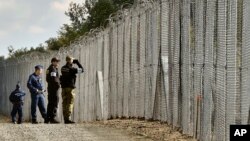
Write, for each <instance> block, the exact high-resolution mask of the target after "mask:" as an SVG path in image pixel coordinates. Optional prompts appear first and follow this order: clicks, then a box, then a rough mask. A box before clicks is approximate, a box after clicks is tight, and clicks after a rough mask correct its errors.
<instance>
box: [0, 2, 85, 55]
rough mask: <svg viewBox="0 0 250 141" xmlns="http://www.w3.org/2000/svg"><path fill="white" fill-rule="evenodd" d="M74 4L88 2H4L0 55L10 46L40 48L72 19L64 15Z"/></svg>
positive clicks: (0, 15)
mask: <svg viewBox="0 0 250 141" xmlns="http://www.w3.org/2000/svg"><path fill="white" fill-rule="evenodd" d="M71 1H75V2H78V3H79V2H84V1H85V0H0V56H2V55H4V56H7V54H8V50H7V47H8V46H10V45H12V46H13V47H14V48H15V49H18V48H22V47H31V46H33V47H36V46H37V45H38V44H40V43H44V41H46V40H47V39H49V38H50V37H56V36H57V31H58V30H59V28H60V27H61V26H62V24H64V23H69V18H68V17H67V16H65V15H64V12H65V11H66V10H67V9H68V6H69V3H70V2H71Z"/></svg>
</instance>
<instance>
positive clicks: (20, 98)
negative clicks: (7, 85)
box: [9, 82, 26, 124]
mask: <svg viewBox="0 0 250 141" xmlns="http://www.w3.org/2000/svg"><path fill="white" fill-rule="evenodd" d="M25 95H26V94H25V92H24V91H22V90H21V88H20V83H19V82H18V83H17V85H16V89H15V90H14V91H13V92H12V93H11V94H10V97H9V99H10V102H11V103H12V104H13V108H12V111H11V117H12V122H13V123H14V124H16V114H17V113H18V121H17V123H18V124H21V123H22V121H23V104H24V96H25Z"/></svg>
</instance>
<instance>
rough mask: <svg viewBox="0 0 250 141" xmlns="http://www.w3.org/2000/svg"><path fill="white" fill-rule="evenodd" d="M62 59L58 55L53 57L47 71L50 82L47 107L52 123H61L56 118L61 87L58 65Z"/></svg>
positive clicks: (48, 81)
mask: <svg viewBox="0 0 250 141" xmlns="http://www.w3.org/2000/svg"><path fill="white" fill-rule="evenodd" d="M59 62H60V60H59V59H58V58H56V57H54V58H52V59H51V65H50V66H49V68H48V69H47V71H46V81H47V83H48V107H47V117H48V122H50V123H59V121H57V120H56V119H55V117H56V115H57V109H58V102H59V93H58V90H59V88H60V81H59V73H58V65H59Z"/></svg>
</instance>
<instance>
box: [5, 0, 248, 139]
mask: <svg viewBox="0 0 250 141" xmlns="http://www.w3.org/2000/svg"><path fill="white" fill-rule="evenodd" d="M108 22H109V26H108V27H107V28H105V29H103V28H99V29H96V30H93V31H91V32H90V33H89V34H88V35H86V36H84V37H82V38H79V39H78V40H77V41H75V42H73V43H72V44H71V45H70V46H69V47H67V48H62V49H61V50H60V51H58V52H51V53H49V54H42V55H39V54H36V53H33V54H31V55H30V56H24V57H20V58H16V59H10V60H7V61H4V62H1V63H0V111H1V113H2V114H5V115H9V114H10V111H11V103H10V102H9V100H8V97H9V94H10V92H11V91H12V90H13V89H14V88H15V84H16V82H17V81H19V80H20V81H21V85H22V88H23V89H24V90H25V91H26V92H27V96H26V100H25V105H24V113H25V114H24V115H25V119H30V103H31V102H30V94H29V92H28V90H27V87H26V83H27V80H28V76H29V75H30V74H31V73H32V72H33V71H34V66H35V65H37V64H41V65H43V66H44V67H45V68H47V67H48V66H49V65H50V59H51V58H52V57H54V56H56V57H59V58H60V59H61V60H62V61H61V66H62V65H64V63H65V57H66V55H72V56H74V57H75V58H77V59H79V60H80V63H82V65H83V66H84V68H85V73H84V74H81V75H78V77H77V82H76V86H77V89H76V99H75V107H74V113H73V116H72V117H73V119H74V120H75V121H78V122H81V121H93V120H101V119H111V118H123V117H125V118H130V117H131V118H145V119H148V120H152V119H153V120H160V121H163V122H167V123H169V124H171V125H172V126H173V127H180V128H181V129H182V132H183V133H184V134H188V135H190V136H194V137H195V138H198V139H200V140H218V141H221V140H229V125H230V124H247V123H249V107H250V1H249V0H159V1H156V2H149V1H148V2H147V1H146V2H145V3H142V4H138V5H137V6H136V5H134V6H133V7H132V8H131V9H124V10H121V11H119V12H118V14H117V15H115V16H113V17H110V19H109V21H108ZM43 80H44V84H46V83H45V74H44V75H43ZM61 102H62V100H61V99H60V104H59V115H58V118H59V119H62V108H61Z"/></svg>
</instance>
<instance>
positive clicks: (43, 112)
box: [38, 94, 47, 119]
mask: <svg viewBox="0 0 250 141" xmlns="http://www.w3.org/2000/svg"><path fill="white" fill-rule="evenodd" d="M38 108H39V111H40V113H41V115H42V117H43V118H44V119H47V112H46V108H45V97H44V95H42V94H40V95H39V100H38Z"/></svg>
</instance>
